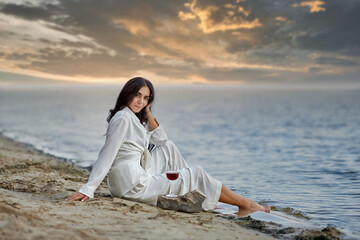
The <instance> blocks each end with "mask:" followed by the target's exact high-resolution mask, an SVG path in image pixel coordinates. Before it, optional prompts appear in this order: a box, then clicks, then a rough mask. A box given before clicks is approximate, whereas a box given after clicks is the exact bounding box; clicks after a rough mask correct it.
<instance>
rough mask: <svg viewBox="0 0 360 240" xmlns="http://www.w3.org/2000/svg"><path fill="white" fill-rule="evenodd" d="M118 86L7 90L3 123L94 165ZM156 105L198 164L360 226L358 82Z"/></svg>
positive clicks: (317, 218)
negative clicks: (334, 87) (341, 86)
mask: <svg viewBox="0 0 360 240" xmlns="http://www.w3.org/2000/svg"><path fill="white" fill-rule="evenodd" d="M118 91H119V89H106V88H103V89H94V88H78V89H70V88H63V89H46V90H45V89H33V90H24V89H23V90H19V89H12V90H10V89H8V90H5V89H2V90H0V102H1V103H0V111H1V119H0V129H1V130H2V131H3V133H4V134H6V135H8V136H11V137H13V138H16V139H18V140H21V141H25V142H28V143H32V144H34V145H35V146H36V147H37V148H40V149H43V150H45V151H47V152H51V153H53V154H55V155H58V156H63V157H66V158H70V159H72V161H73V162H75V163H76V164H78V165H80V166H89V165H91V164H92V163H93V161H94V160H95V159H96V156H97V153H98V151H99V149H100V148H101V145H102V144H103V141H104V137H103V134H104V132H105V129H106V121H105V119H106V117H107V113H108V110H109V109H110V108H112V107H113V105H114V103H115V100H116V98H117V94H118ZM153 109H154V112H155V115H156V117H157V119H158V121H159V122H160V123H161V124H162V125H163V127H164V128H165V130H166V132H167V134H168V136H169V137H170V138H171V139H172V140H173V141H174V142H175V143H176V144H177V145H178V147H179V149H180V150H181V152H182V153H183V155H184V157H185V159H187V161H188V162H189V163H190V165H200V166H202V167H203V168H204V169H206V170H207V171H208V172H209V173H211V174H212V175H213V176H214V177H216V178H217V179H219V180H220V181H221V182H223V183H224V184H226V185H227V186H228V187H229V188H230V189H232V190H233V191H235V192H237V193H239V194H241V195H244V196H245V197H249V198H251V199H254V200H256V201H261V202H263V203H266V204H269V205H273V206H276V207H277V208H279V209H280V208H281V209H287V208H289V209H290V208H291V209H296V210H294V211H300V212H301V213H304V214H305V215H306V217H309V218H310V221H311V222H312V223H314V224H318V225H321V226H323V225H327V224H334V225H336V226H338V227H340V228H343V229H345V230H346V231H347V232H355V234H359V230H358V229H360V226H359V223H360V205H359V200H360V137H359V136H360V92H359V90H327V91H325V90H323V91H322V90H254V89H253V90H244V89H231V88H221V89H218V90H217V89H211V88H201V87H197V88H194V89H190V88H165V87H162V88H161V87H160V88H158V89H157V99H156V102H155V104H154V107H153Z"/></svg>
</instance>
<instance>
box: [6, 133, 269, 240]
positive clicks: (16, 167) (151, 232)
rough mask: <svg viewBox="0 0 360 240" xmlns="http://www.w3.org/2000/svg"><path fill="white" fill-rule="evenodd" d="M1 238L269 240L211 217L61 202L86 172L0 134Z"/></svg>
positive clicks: (103, 196)
mask: <svg viewBox="0 0 360 240" xmlns="http://www.w3.org/2000/svg"><path fill="white" fill-rule="evenodd" d="M0 159H1V161H0V175H1V180H0V195H1V201H0V209H1V211H0V235H1V236H2V239H34V238H39V239H40V238H45V239H47V238H49V237H51V238H52V239H84V238H87V239H119V238H121V239H130V238H131V239H170V238H171V239H205V238H208V239H236V238H238V239H254V240H258V239H259V240H260V239H274V238H272V237H270V236H267V235H265V234H263V233H259V232H256V231H253V230H249V229H246V228H244V227H240V226H239V225H238V224H236V223H233V222H231V221H229V220H227V219H223V218H219V217H216V214H214V213H209V212H201V213H198V214H188V213H181V212H175V211H171V210H163V209H161V208H158V207H155V206H149V205H146V204H141V203H137V202H132V201H128V200H124V199H120V198H112V197H110V194H109V191H108V189H107V186H106V183H105V182H104V181H103V183H102V184H101V185H100V187H99V188H98V190H97V191H96V194H95V198H94V199H90V200H88V201H86V202H79V201H77V202H73V201H66V200H65V198H66V197H67V196H69V195H70V194H72V193H74V192H76V191H78V189H79V188H80V187H81V185H82V184H83V183H85V182H86V181H87V178H88V175H89V171H87V170H85V169H80V168H79V167H76V166H74V165H71V164H69V163H67V162H65V161H64V160H62V159H59V158H56V157H54V156H51V155H49V154H45V153H41V152H40V151H38V150H36V149H33V148H31V147H30V146H28V145H25V144H22V143H18V142H15V141H14V140H12V139H9V138H7V137H4V136H2V135H0Z"/></svg>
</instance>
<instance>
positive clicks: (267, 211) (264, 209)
mask: <svg viewBox="0 0 360 240" xmlns="http://www.w3.org/2000/svg"><path fill="white" fill-rule="evenodd" d="M260 206H261V207H262V208H263V210H261V211H263V212H266V213H269V212H270V209H271V207H270V206H267V205H260Z"/></svg>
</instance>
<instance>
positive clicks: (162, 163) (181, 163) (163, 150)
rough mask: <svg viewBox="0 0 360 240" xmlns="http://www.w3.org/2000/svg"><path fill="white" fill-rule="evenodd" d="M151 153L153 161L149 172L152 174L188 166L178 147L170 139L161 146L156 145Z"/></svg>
mask: <svg viewBox="0 0 360 240" xmlns="http://www.w3.org/2000/svg"><path fill="white" fill-rule="evenodd" d="M151 155H152V158H153V162H152V166H151V167H150V169H149V173H150V174H152V175H155V174H161V173H165V172H167V171H170V170H171V171H175V170H180V169H182V168H187V167H189V165H188V164H187V162H186V161H185V160H184V158H183V156H182V155H181V153H180V151H179V149H178V148H177V147H176V145H175V144H174V143H173V142H172V141H170V140H167V141H166V143H165V144H164V145H162V146H156V147H155V148H154V149H153V150H152V151H151Z"/></svg>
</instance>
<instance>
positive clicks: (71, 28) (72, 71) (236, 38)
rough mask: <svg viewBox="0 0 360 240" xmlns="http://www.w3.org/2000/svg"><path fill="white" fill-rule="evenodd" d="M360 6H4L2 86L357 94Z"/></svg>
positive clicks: (35, 1) (12, 1)
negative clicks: (134, 82) (145, 83)
mask: <svg viewBox="0 0 360 240" xmlns="http://www.w3.org/2000/svg"><path fill="white" fill-rule="evenodd" d="M359 12H360V0H326V1H325V0H185V1H182V0H151V1H150V0H142V1H140V0H112V1H110V0H101V1H99V0H60V1H57V0H31V1H30V0H27V1H23V0H0V86H1V85H17V84H18V85H24V84H39V83H41V84H54V83H65V82H68V83H70V82H77V83H84V84H85V83H91V84H113V83H123V82H125V81H126V80H128V79H130V78H131V77H134V76H143V77H146V78H148V79H149V80H151V81H152V82H155V83H159V84H197V85H205V84H215V85H216V84H233V85H241V86H245V85H246V86H310V87H311V86H314V87H315V86H320V87H321V86H324V87H329V86H332V87H335V88H337V87H339V88H342V87H350V88H352V87H360V14H358V13H359Z"/></svg>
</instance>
